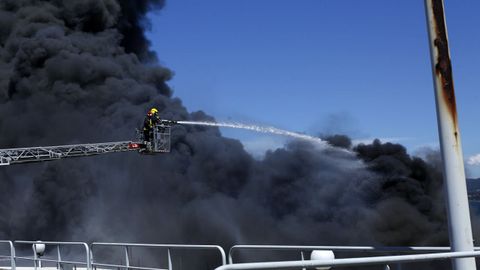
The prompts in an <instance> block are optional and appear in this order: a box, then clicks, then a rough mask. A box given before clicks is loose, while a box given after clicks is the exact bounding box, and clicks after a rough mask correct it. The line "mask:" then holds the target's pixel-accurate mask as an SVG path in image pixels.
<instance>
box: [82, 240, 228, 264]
mask: <svg viewBox="0 0 480 270" xmlns="http://www.w3.org/2000/svg"><path fill="white" fill-rule="evenodd" d="M99 246H103V247H122V248H123V252H124V262H125V264H123V265H119V264H108V263H99V262H95V261H94V259H93V258H94V256H93V251H94V248H95V247H99ZM129 248H161V249H164V250H166V251H167V261H168V267H167V269H162V268H152V267H144V266H133V265H131V264H130V261H131V260H130V251H129ZM174 250H212V251H216V252H217V253H218V254H220V261H221V265H225V264H226V263H227V261H226V256H225V251H224V250H223V248H222V247H220V246H217V245H174V244H134V243H100V242H94V243H92V244H91V252H92V266H93V267H94V268H96V267H104V268H124V269H137V270H172V269H173V262H172V252H173V251H174Z"/></svg>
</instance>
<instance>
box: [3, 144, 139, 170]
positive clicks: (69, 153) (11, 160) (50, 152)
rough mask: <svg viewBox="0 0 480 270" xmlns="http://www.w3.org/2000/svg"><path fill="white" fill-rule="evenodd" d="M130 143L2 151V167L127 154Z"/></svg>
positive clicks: (129, 149)
mask: <svg viewBox="0 0 480 270" xmlns="http://www.w3.org/2000/svg"><path fill="white" fill-rule="evenodd" d="M130 143H131V142H130V141H122V142H107V143H91V144H72V145H60V146H46V147H26V148H11V149H0V166H2V165H10V164H16V163H26V162H38V161H50V160H57V159H62V158H68V157H83V156H93V155H100V154H106V153H116V152H127V151H132V150H135V149H131V148H129V144H130Z"/></svg>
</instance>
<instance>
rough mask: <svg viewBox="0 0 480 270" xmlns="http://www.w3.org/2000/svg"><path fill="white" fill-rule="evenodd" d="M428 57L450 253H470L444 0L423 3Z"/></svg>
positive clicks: (465, 267)
mask: <svg viewBox="0 0 480 270" xmlns="http://www.w3.org/2000/svg"><path fill="white" fill-rule="evenodd" d="M425 10H426V13H427V24H428V33H429V40H430V55H431V59H432V67H433V80H434V85H435V102H436V107H437V120H438V132H439V137H440V149H441V152H442V158H443V173H444V186H445V195H446V196H445V198H446V202H447V213H448V223H449V234H450V245H451V247H452V251H473V237H472V227H471V223H470V212H469V206H468V196H467V186H466V179H465V168H464V165H463V154H462V144H461V140H460V131H459V127H458V119H457V108H456V102H455V92H454V87H453V76H452V64H451V62H450V51H449V48H448V37H447V26H446V23H445V12H444V5H443V0H425ZM453 268H454V269H455V270H474V269H476V266H475V259H474V258H462V259H454V260H453Z"/></svg>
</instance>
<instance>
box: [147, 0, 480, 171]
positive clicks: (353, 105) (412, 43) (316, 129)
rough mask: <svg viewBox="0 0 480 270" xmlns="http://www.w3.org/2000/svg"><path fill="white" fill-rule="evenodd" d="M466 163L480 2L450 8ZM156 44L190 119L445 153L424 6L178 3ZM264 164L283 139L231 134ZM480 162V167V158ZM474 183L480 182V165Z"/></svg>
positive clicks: (154, 33)
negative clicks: (197, 115) (263, 157)
mask: <svg viewBox="0 0 480 270" xmlns="http://www.w3.org/2000/svg"><path fill="white" fill-rule="evenodd" d="M446 13H447V14H446V16H447V25H448V30H449V37H450V49H451V56H452V61H453V72H454V80H455V87H456V95H457V105H458V109H459V120H460V128H461V132H462V140H463V149H464V155H465V160H466V161H468V159H469V158H470V157H473V156H475V155H477V154H479V153H480V140H478V135H479V134H480V126H479V124H478V122H479V121H478V117H477V116H478V115H479V113H480V108H479V107H478V105H477V104H479V102H480V87H479V86H478V78H480V71H479V70H480V69H479V68H478V63H480V53H479V50H478V49H479V48H480V22H479V19H478V18H480V16H479V14H480V1H478V0H463V1H452V0H450V1H448V0H447V1H446ZM150 18H151V20H152V29H151V31H150V32H149V33H148V36H149V38H150V39H151V41H152V45H153V49H154V50H155V51H156V52H157V53H158V56H159V58H160V61H161V63H162V64H163V65H165V66H167V67H169V68H170V69H172V70H173V71H174V72H175V77H174V79H173V80H172V81H170V85H171V86H172V88H173V89H174V95H175V96H176V97H179V98H181V99H182V100H183V102H184V104H185V106H186V107H187V108H188V109H189V110H190V111H195V110H203V111H205V112H207V113H208V114H210V115H213V116H214V117H216V118H217V119H218V120H234V121H243V122H248V123H256V124H267V125H273V126H276V127H279V128H284V129H289V130H293V131H299V132H306V133H309V134H313V135H316V134H320V133H323V134H328V133H344V134H347V135H349V136H351V137H352V138H353V139H354V140H357V141H363V140H371V139H372V138H381V139H384V140H390V141H394V142H398V143H401V144H403V145H405V146H407V147H408V149H409V151H410V152H411V153H415V152H416V151H418V150H419V149H422V148H423V147H433V148H436V147H437V148H438V133H437V125H436V116H435V107H434V106H435V103H434V96H433V83H432V75H431V66H430V65H431V64H430V57H429V48H428V41H427V30H426V22H425V11H424V6H423V1H421V0H415V1H414V0H405V1H379V0H366V1H358V0H348V1H347V0H335V1H334V0H329V1H327V0H299V1H284V0H170V1H167V5H166V7H165V8H164V9H163V10H162V11H160V12H156V13H152V14H150ZM222 132H223V133H224V134H225V135H226V136H230V137H234V138H239V139H241V140H242V141H243V142H244V144H245V146H246V148H247V149H248V150H249V151H252V152H254V153H256V154H259V153H260V152H262V151H264V150H265V149H266V148H272V147H273V148H274V147H276V146H278V145H279V144H282V143H283V142H284V141H283V140H284V139H283V138H278V137H272V136H267V135H257V134H252V133H249V132H241V131H238V130H233V131H232V130H222ZM479 157H480V156H479ZM471 163H472V164H473V163H475V164H476V165H475V164H473V165H468V164H467V175H469V176H470V177H480V158H479V160H478V162H475V160H473V159H472V162H471Z"/></svg>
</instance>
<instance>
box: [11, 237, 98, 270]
mask: <svg viewBox="0 0 480 270" xmlns="http://www.w3.org/2000/svg"><path fill="white" fill-rule="evenodd" d="M14 243H15V244H32V245H34V244H44V245H54V246H57V260H52V259H46V258H44V259H42V258H39V257H38V256H37V253H36V252H35V251H33V257H20V256H15V258H16V259H22V260H30V261H33V262H34V264H35V267H36V265H37V262H42V261H43V262H55V263H57V266H59V265H60V264H74V265H85V266H86V267H87V270H91V267H92V264H91V260H90V247H89V246H88V244H87V243H85V242H55V241H24V240H17V241H15V242H14ZM60 246H83V248H84V249H85V258H86V260H85V262H77V261H64V260H62V259H61V254H60Z"/></svg>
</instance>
